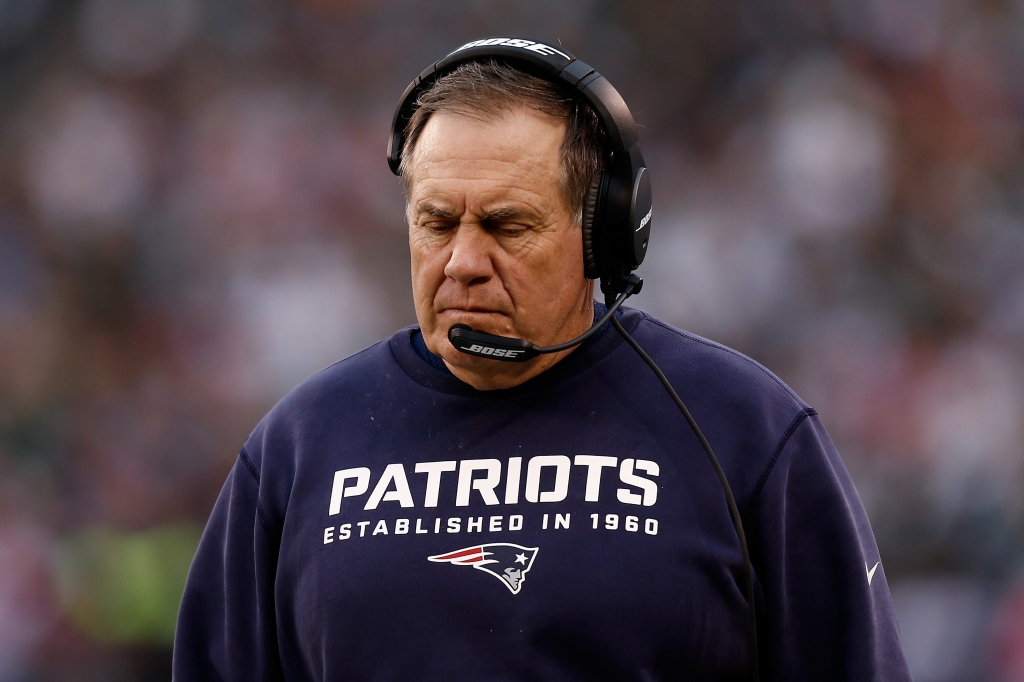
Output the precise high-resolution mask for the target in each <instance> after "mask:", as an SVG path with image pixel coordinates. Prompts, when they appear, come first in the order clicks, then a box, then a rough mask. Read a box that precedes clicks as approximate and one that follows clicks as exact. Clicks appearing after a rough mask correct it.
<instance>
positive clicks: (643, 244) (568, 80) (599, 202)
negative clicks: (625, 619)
mask: <svg viewBox="0 0 1024 682" xmlns="http://www.w3.org/2000/svg"><path fill="white" fill-rule="evenodd" d="M480 60H495V61H498V62H501V63H506V64H508V65H510V66H513V67H515V68H517V69H519V70H521V71H524V72H526V73H529V74H531V75H534V76H537V77H539V78H543V79H545V80H548V81H552V82H554V83H559V84H562V85H563V86H565V87H566V88H568V89H570V90H571V91H573V92H575V93H576V94H577V96H579V97H581V98H582V99H583V100H584V101H585V102H587V103H588V104H589V105H590V107H591V108H592V109H593V111H594V113H595V114H597V117H598V119H599V120H600V122H601V125H602V127H603V128H604V130H605V132H606V134H607V140H608V146H609V150H608V153H607V155H606V157H605V160H604V167H603V169H602V171H601V174H600V177H599V178H598V179H597V181H596V182H595V183H594V184H593V186H591V187H590V189H589V190H588V192H587V196H586V199H585V201H584V205H583V216H582V230H581V232H582V238H583V273H584V275H585V276H586V277H588V278H589V279H600V280H601V291H602V292H603V293H604V295H605V303H606V305H607V311H606V312H605V314H604V315H602V316H601V318H600V319H599V320H597V321H596V322H595V323H594V325H593V326H592V327H591V328H590V329H588V330H587V331H586V332H584V333H583V334H581V335H580V336H577V337H576V338H574V339H571V340H570V341H566V342H565V343H561V344H558V345H554V346H545V347H539V346H537V345H535V344H533V343H530V342H529V341H527V340H526V339H515V338H509V337H504V336H497V335H494V334H487V333H485V332H480V331H476V330H474V329H471V328H470V327H469V326H468V325H465V324H456V325H453V326H452V328H451V329H449V330H448V340H449V341H450V342H451V344H452V345H453V346H454V347H455V348H456V349H458V350H459V351H461V352H463V353H467V354H469V355H476V356H479V357H487V358H491V359H494V360H502V361H506V362H526V361H528V360H531V359H533V358H535V357H536V356H537V355H539V354H545V353H557V352H560V351H563V350H567V349H569V348H572V347H574V346H577V345H579V344H580V343H582V342H584V341H586V340H587V339H588V338H590V337H591V336H592V335H594V334H595V333H596V332H597V331H598V330H599V329H601V328H602V327H603V326H604V325H605V324H606V323H607V322H609V321H610V322H611V323H612V326H613V327H615V329H616V330H617V331H618V333H619V334H620V335H621V336H622V337H623V338H624V339H625V340H626V342H627V343H628V344H629V345H630V346H631V347H632V348H633V350H634V351H636V353H637V354H638V355H639V356H640V358H641V359H642V360H643V361H644V362H645V363H646V364H647V365H648V366H649V367H650V368H651V370H652V371H653V372H654V373H655V375H656V376H657V377H658V379H659V381H660V382H661V384H662V386H664V387H665V389H666V390H667V391H668V394H669V396H671V397H672V400H673V402H675V404H676V406H677V407H678V408H679V410H680V411H681V412H682V414H683V416H684V417H685V419H686V421H687V423H688V424H689V425H690V428H691V429H692V430H693V432H694V435H696V437H697V439H698V440H699V441H700V444H701V447H702V448H703V449H704V452H705V453H706V454H707V456H708V458H709V460H710V461H711V464H712V466H713V467H714V469H715V473H716V474H717V475H718V479H719V481H720V482H721V484H722V488H723V490H724V492H725V497H726V503H727V504H728V506H729V513H730V516H731V517H732V522H733V526H734V527H735V529H736V534H737V537H738V539H739V543H740V549H741V550H742V554H743V563H744V569H745V572H746V598H747V605H748V610H749V620H750V636H751V645H752V648H751V652H752V661H753V669H752V679H753V680H754V682H757V680H758V678H759V665H758V651H757V614H756V612H755V608H754V580H753V567H752V565H751V562H750V553H749V551H748V549H747V540H746V535H745V533H744V532H743V522H742V520H741V518H740V513H739V509H738V507H737V506H736V500H735V498H734V496H733V493H732V489H731V488H730V486H729V481H728V479H727V478H726V476H725V472H724V470H723V469H722V467H721V465H720V464H719V462H718V458H717V457H716V456H715V453H714V451H713V450H712V448H711V445H710V444H709V443H708V441H707V439H706V438H705V437H704V434H703V433H702V432H701V430H700V428H699V427H698V426H697V423H696V422H695V421H694V419H693V417H692V416H691V415H690V412H689V410H688V409H687V408H686V405H684V404H683V401H682V400H681V399H680V398H679V394H678V393H676V391H675V389H674V388H673V387H672V385H671V384H670V383H669V381H668V378H667V377H666V376H665V374H664V372H662V371H661V369H660V368H659V367H658V366H657V364H655V362H654V360H653V359H651V357H650V356H649V355H648V354H647V353H646V352H645V351H644V350H643V349H642V348H641V347H640V346H639V345H638V344H637V342H636V341H635V340H634V339H633V337H632V336H630V334H629V333H628V332H627V331H626V330H625V328H623V327H622V325H621V324H620V323H619V321H618V319H617V318H616V317H615V312H616V311H617V310H618V309H619V308H620V307H621V306H622V304H623V302H624V301H625V300H626V299H627V298H628V297H629V296H631V295H633V294H637V293H639V292H640V289H641V287H642V286H643V280H642V279H641V278H640V277H638V276H637V275H636V274H634V273H633V271H634V270H636V268H638V267H639V266H640V264H641V263H642V262H643V260H644V256H645V255H646V253H647V245H648V242H649V240H650V234H651V215H652V211H653V208H652V207H653V204H652V199H651V177H650V173H649V172H648V171H647V167H646V165H645V163H644V157H643V154H641V152H640V136H639V134H638V133H637V126H636V123H635V122H634V121H633V115H632V114H631V113H630V111H629V108H628V107H627V106H626V103H625V101H623V99H622V96H621V95H619V93H618V91H617V90H616V89H615V88H614V87H612V85H611V83H609V82H608V80H607V79H606V78H605V77H604V76H602V75H601V74H599V73H598V72H597V71H595V70H594V69H593V68H591V67H590V66H589V65H587V64H585V63H584V62H582V61H580V60H579V59H576V58H575V57H574V56H573V55H571V54H569V53H568V52H566V51H565V50H564V49H563V48H562V47H554V46H552V45H547V44H545V43H541V42H537V41H534V40H527V39H525V38H513V37H494V38H484V39H482V40H474V41H473V42H470V43H466V44H465V45H463V46H462V47H460V48H458V49H457V50H455V51H454V52H452V53H450V54H448V55H447V56H446V57H444V58H443V59H441V60H440V61H438V62H435V63H434V64H432V65H431V66H429V67H427V68H426V69H425V70H424V71H423V72H422V73H421V74H420V75H419V76H418V77H417V78H416V79H415V80H414V81H413V82H412V83H411V84H410V85H409V87H407V88H406V89H405V92H404V93H403V94H402V99H401V100H400V101H399V104H398V108H397V109H395V115H394V117H393V119H392V122H391V137H390V139H389V140H388V166H389V167H390V168H391V172H392V173H394V174H395V175H400V174H401V170H400V169H401V163H402V150H403V147H404V146H405V139H406V134H407V127H408V124H409V121H410V119H411V118H412V115H413V113H414V111H415V110H416V105H417V98H418V97H419V95H420V93H422V92H424V91H425V90H427V89H429V88H430V87H431V86H432V85H433V84H434V83H435V82H436V81H437V80H438V79H439V78H441V77H442V76H444V75H445V74H447V73H450V72H451V71H453V70H454V69H455V68H456V67H458V66H459V65H460V64H463V63H465V62H468V61H480Z"/></svg>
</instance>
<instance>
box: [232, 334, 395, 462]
mask: <svg viewBox="0 0 1024 682" xmlns="http://www.w3.org/2000/svg"><path fill="white" fill-rule="evenodd" d="M396 373H397V374H401V370H400V369H399V368H398V366H397V365H396V364H395V361H394V358H393V356H392V354H391V350H390V349H389V339H385V340H383V341H380V342H378V343H376V344H374V345H372V346H370V347H369V348H366V349H365V350H362V351H360V352H359V353H356V354H355V355H352V356H349V357H347V358H345V359H344V360H340V361H338V362H336V363H334V364H333V365H331V366H329V367H327V368H325V369H323V370H321V371H319V372H317V373H316V374H314V375H312V376H311V377H309V378H308V379H306V380H305V381H303V382H302V383H300V384H299V385H298V386H296V387H295V388H293V389H292V390H291V391H289V392H288V393H287V394H286V395H285V396H284V397H283V398H281V400H279V401H278V403H277V404H276V405H274V407H273V408H271V410H270V411H269V412H268V413H267V414H266V415H265V416H264V417H263V419H261V420H260V422H259V424H258V425H257V426H256V428H255V429H254V430H253V431H252V433H251V434H250V435H249V437H248V439H246V442H245V445H244V447H243V450H242V453H243V457H245V458H248V459H249V461H250V463H251V466H252V467H254V468H255V469H257V470H260V469H261V468H262V466H263V460H265V459H267V458H268V457H273V456H274V453H275V452H281V451H290V450H291V449H292V446H293V445H294V444H295V441H296V440H298V439H301V438H302V437H303V435H304V434H306V433H308V432H309V431H310V430H315V429H319V428H322V427H323V426H324V425H326V424H331V425H332V426H336V427H337V426H340V427H342V428H343V427H344V423H345V421H346V420H348V419H350V418H351V417H352V415H353V414H354V413H356V412H358V411H359V409H358V408H359V405H360V404H361V403H363V402H365V401H366V400H368V399H370V398H371V397H373V396H374V395H376V394H378V393H379V392H380V391H381V390H382V389H385V390H386V386H387V384H388V380H389V378H392V379H393V378H395V375H396ZM286 446H287V447H286Z"/></svg>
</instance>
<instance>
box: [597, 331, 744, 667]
mask: <svg viewBox="0 0 1024 682" xmlns="http://www.w3.org/2000/svg"><path fill="white" fill-rule="evenodd" d="M611 322H612V325H613V326H614V327H615V329H617V330H618V332H619V334H620V335H621V336H622V338H624V339H625V340H626V343H628V344H629V345H630V346H632V348H633V350H635V351H636V354H637V355H639V356H640V357H641V359H643V361H644V362H646V363H647V366H648V367H650V368H651V371H653V372H654V374H655V375H657V377H658V380H659V381H661V385H662V386H664V387H665V390H666V391H668V394H669V395H670V396H672V400H673V401H674V402H675V404H676V407H678V408H679V411H680V412H682V413H683V416H684V417H686V423H688V424H689V425H690V428H691V429H693V433H694V435H695V436H697V440H699V441H700V444H701V446H702V447H703V448H704V452H706V453H707V455H708V459H710V460H711V466H713V467H714V468H715V473H716V474H718V480H719V482H721V484H722V489H723V490H724V491H725V501H726V503H727V504H728V505H729V514H730V515H731V516H732V525H733V526H734V527H735V528H736V535H737V536H738V537H739V540H740V551H741V552H742V553H743V568H744V572H745V573H746V583H747V584H746V588H747V589H746V592H747V605H748V607H749V615H750V642H751V653H752V655H753V666H752V667H753V671H752V679H753V680H754V682H758V680H759V678H760V666H759V663H758V654H757V612H756V610H755V607H754V568H753V566H752V565H751V563H750V551H749V550H748V549H747V536H746V534H745V533H744V532H743V520H742V519H741V518H740V510H739V507H737V506H736V498H735V497H734V496H733V494H732V488H731V487H730V486H729V479H727V478H726V476H725V471H724V470H723V469H722V465H721V464H719V462H718V457H716V456H715V451H714V450H712V449H711V444H710V443H708V439H707V438H705V437H704V434H703V433H701V430H700V427H699V426H697V422H696V421H694V419H693V416H692V415H690V411H689V410H688V409H686V405H684V404H683V401H682V399H681V398H680V397H679V394H678V393H676V390H675V389H674V388H672V384H671V383H669V380H668V377H666V376H665V373H664V372H662V371H661V368H660V367H658V365H657V364H655V362H654V360H652V359H651V356H650V355H648V354H647V353H646V352H645V351H644V349H643V348H641V347H640V344H638V343H637V342H636V340H634V339H633V337H632V336H630V335H629V332H627V331H626V330H625V329H624V328H623V327H622V324H621V323H619V320H618V318H616V317H614V316H613V317H612V318H611Z"/></svg>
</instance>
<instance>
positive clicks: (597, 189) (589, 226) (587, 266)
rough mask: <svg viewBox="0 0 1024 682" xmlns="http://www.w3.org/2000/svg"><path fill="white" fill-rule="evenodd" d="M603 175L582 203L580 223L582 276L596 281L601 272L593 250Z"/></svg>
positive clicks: (591, 187) (592, 186)
mask: <svg viewBox="0 0 1024 682" xmlns="http://www.w3.org/2000/svg"><path fill="white" fill-rule="evenodd" d="M603 176H604V173H602V174H601V175H600V176H598V178H597V180H596V181H595V182H594V184H593V185H591V186H590V191H588V192H587V197H586V199H585V200H584V201H583V220H581V221H580V227H581V231H582V233H583V276H584V277H586V278H587V279H597V278H598V277H600V276H601V270H600V268H599V267H598V265H597V252H596V250H595V248H594V242H595V239H596V236H597V235H596V234H595V232H596V227H597V205H598V203H600V199H601V185H602V184H603V179H604V177H603Z"/></svg>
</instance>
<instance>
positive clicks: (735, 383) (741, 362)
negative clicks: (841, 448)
mask: <svg viewBox="0 0 1024 682" xmlns="http://www.w3.org/2000/svg"><path fill="white" fill-rule="evenodd" d="M635 336H636V337H637V340H638V341H639V342H640V343H641V344H642V345H643V346H644V348H646V349H648V352H649V353H650V355H651V356H652V357H653V358H654V360H655V361H656V362H658V363H659V364H661V363H663V362H664V363H665V367H664V368H663V369H664V371H665V372H666V374H668V376H669V377H670V378H671V377H672V375H673V374H677V375H679V376H680V378H682V377H684V376H685V378H687V379H689V380H691V381H698V382H699V385H700V387H701V388H703V389H704V390H711V391H714V392H715V393H716V394H718V395H722V396H723V397H724V396H732V397H733V398H734V399H741V398H745V399H747V400H753V401H756V402H765V401H767V402H770V403H772V404H774V405H776V406H777V407H778V408H779V409H780V410H782V411H788V412H799V411H803V410H806V409H808V405H807V403H805V402H804V401H803V400H802V399H801V398H800V396H798V395H797V394H796V393H795V392H794V391H793V389H791V388H790V387H789V386H787V385H786V383H785V382H784V381H782V379H780V378H779V377H777V376H776V375H775V374H774V373H773V372H772V371H771V370H769V369H768V368H766V367H765V366H764V365H762V364H760V363H759V362H757V361H756V360H753V359H751V358H749V357H747V356H746V355H744V354H743V353H741V352H739V351H737V350H734V349H732V348H729V347H728V346H724V345H722V344H720V343H716V342H715V341H711V340H708V339H705V338H703V337H700V336H697V335H696V334H692V333H690V332H687V331H684V330H682V329H677V328H676V327H673V326H671V325H669V324H667V323H665V322H662V321H661V320H659V319H657V318H656V317H654V316H653V315H650V314H648V313H644V314H643V319H642V320H641V321H640V323H639V325H638V326H637V330H636V333H635ZM670 371H671V373H670Z"/></svg>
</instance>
